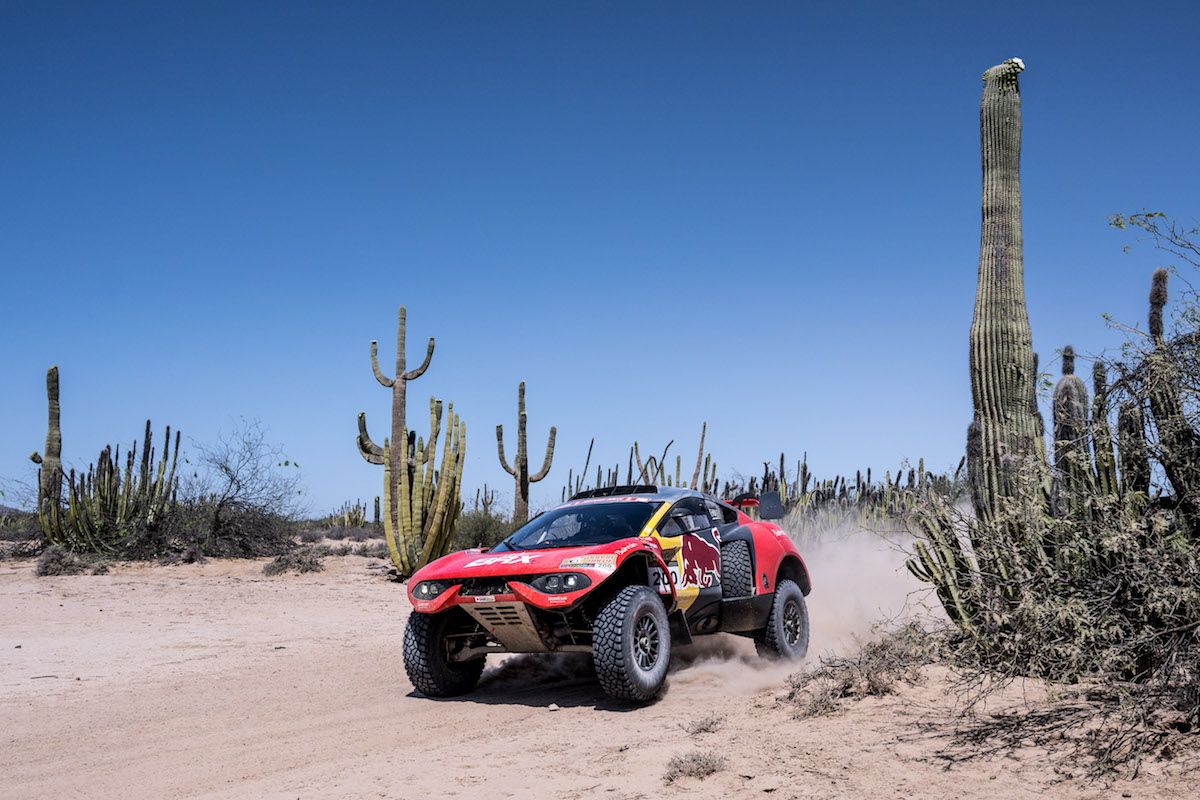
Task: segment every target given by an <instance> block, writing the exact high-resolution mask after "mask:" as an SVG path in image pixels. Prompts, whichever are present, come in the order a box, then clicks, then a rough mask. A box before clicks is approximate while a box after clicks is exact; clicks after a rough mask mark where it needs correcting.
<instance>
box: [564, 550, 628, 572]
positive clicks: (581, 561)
mask: <svg viewBox="0 0 1200 800" xmlns="http://www.w3.org/2000/svg"><path fill="white" fill-rule="evenodd" d="M616 567H617V554H616V553H596V554H594V555H590V556H571V557H570V558H564V559H563V560H562V563H561V564H559V565H558V568H559V569H616Z"/></svg>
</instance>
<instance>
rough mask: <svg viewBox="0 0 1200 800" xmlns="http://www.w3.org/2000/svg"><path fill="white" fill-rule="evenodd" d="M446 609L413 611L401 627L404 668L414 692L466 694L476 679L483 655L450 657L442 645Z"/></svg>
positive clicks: (447, 616)
mask: <svg viewBox="0 0 1200 800" xmlns="http://www.w3.org/2000/svg"><path fill="white" fill-rule="evenodd" d="M450 618H451V615H450V614H449V613H442V614H420V613H418V612H416V611H414V612H413V613H412V614H410V615H409V617H408V625H406V626H405V628H404V671H405V672H407V673H408V679H409V680H410V681H412V685H413V686H414V687H415V688H416V690H417V691H418V692H420V693H421V694H423V695H426V696H428V697H453V696H454V695H459V694H466V693H467V692H469V691H471V690H472V689H474V688H475V686H476V684H478V683H479V676H480V675H482V674H483V663H484V657H483V656H480V657H479V658H473V659H471V660H470V661H451V660H450V657H449V651H448V649H447V647H446V635H445V634H446V626H447V624H448V623H449V622H450Z"/></svg>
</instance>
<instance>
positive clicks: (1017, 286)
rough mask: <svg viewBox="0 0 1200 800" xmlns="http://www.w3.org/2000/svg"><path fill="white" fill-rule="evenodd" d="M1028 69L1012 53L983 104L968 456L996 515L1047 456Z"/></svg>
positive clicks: (987, 78) (982, 504) (992, 73)
mask: <svg viewBox="0 0 1200 800" xmlns="http://www.w3.org/2000/svg"><path fill="white" fill-rule="evenodd" d="M1024 68H1025V65H1024V64H1023V63H1022V62H1021V60H1020V59H1018V58H1010V59H1009V60H1007V61H1005V62H1004V63H1002V64H998V65H997V66H994V67H992V68H991V69H989V70H987V71H986V72H985V73H984V74H983V97H982V99H981V100H980V105H979V132H980V148H981V153H982V162H983V201H982V211H983V214H982V228H981V234H980V241H979V283H978V287H977V289H976V293H975V313H974V317H973V318H972V321H971V333H970V367H971V398H972V401H973V403H974V409H975V415H974V421H973V428H972V432H971V435H970V436H969V437H968V458H969V460H970V463H971V475H972V476H973V482H974V483H975V484H976V486H975V488H976V491H975V492H973V495H974V501H975V510H976V513H977V514H978V516H979V517H980V518H981V519H987V518H990V517H991V516H992V515H993V514H994V513H995V511H996V508H997V505H998V503H999V500H1000V498H1002V497H1007V496H1012V495H1014V494H1015V493H1016V491H1017V487H1016V486H1014V485H1013V482H1014V480H1015V478H1016V474H1017V472H1018V467H1019V465H1020V464H1021V462H1023V461H1026V460H1029V459H1038V460H1040V458H1041V457H1040V455H1039V448H1038V446H1037V442H1038V437H1039V431H1038V426H1037V419H1036V417H1035V416H1034V414H1033V413H1031V409H1030V401H1029V398H1030V397H1031V396H1033V395H1034V393H1035V381H1036V380H1037V372H1036V369H1035V367H1034V356H1033V334H1032V332H1031V331H1030V328H1029V312H1028V310H1027V308H1026V305H1025V269H1024V260H1023V255H1022V239H1021V94H1020V88H1019V86H1018V81H1017V76H1018V74H1020V72H1021V71H1022V70H1023V69H1024Z"/></svg>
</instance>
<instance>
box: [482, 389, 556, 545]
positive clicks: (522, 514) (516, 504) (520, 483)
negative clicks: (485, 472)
mask: <svg viewBox="0 0 1200 800" xmlns="http://www.w3.org/2000/svg"><path fill="white" fill-rule="evenodd" d="M557 434H558V430H557V429H556V428H555V427H554V426H553V425H551V426H550V439H549V441H548V442H547V443H546V458H545V459H544V460H543V461H542V468H541V469H540V470H538V471H537V472H536V473H534V474H532V475H530V474H529V452H528V450H527V449H526V447H525V381H521V384H520V386H519V387H518V389H517V457H516V459H515V460H514V462H513V464H512V465H511V466H510V465H509V463H508V459H506V458H505V457H504V426H503V425H497V426H496V452H497V454H499V456H500V466H501V467H503V468H504V471H505V472H507V473H508V474H509V475H512V476H513V478H514V479H515V481H516V489H515V491H514V493H513V522H517V523H524V522H526V521H527V520H528V519H529V484H531V483H537V482H538V481H540V480H542V479H543V478H545V477H546V475H548V474H549V473H550V464H551V462H553V461H554V437H555V436H556V435H557Z"/></svg>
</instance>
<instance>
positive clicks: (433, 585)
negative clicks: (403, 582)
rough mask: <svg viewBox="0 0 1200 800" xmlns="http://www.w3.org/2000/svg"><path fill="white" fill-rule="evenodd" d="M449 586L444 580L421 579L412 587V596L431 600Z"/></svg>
mask: <svg viewBox="0 0 1200 800" xmlns="http://www.w3.org/2000/svg"><path fill="white" fill-rule="evenodd" d="M449 588H450V584H449V583H447V582H446V581H421V582H420V583H418V584H417V585H416V586H414V587H413V597H415V598H417V599H418V600H432V599H433V598H435V597H437V596H438V595H440V594H441V593H442V592H444V591H446V590H447V589H449Z"/></svg>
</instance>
